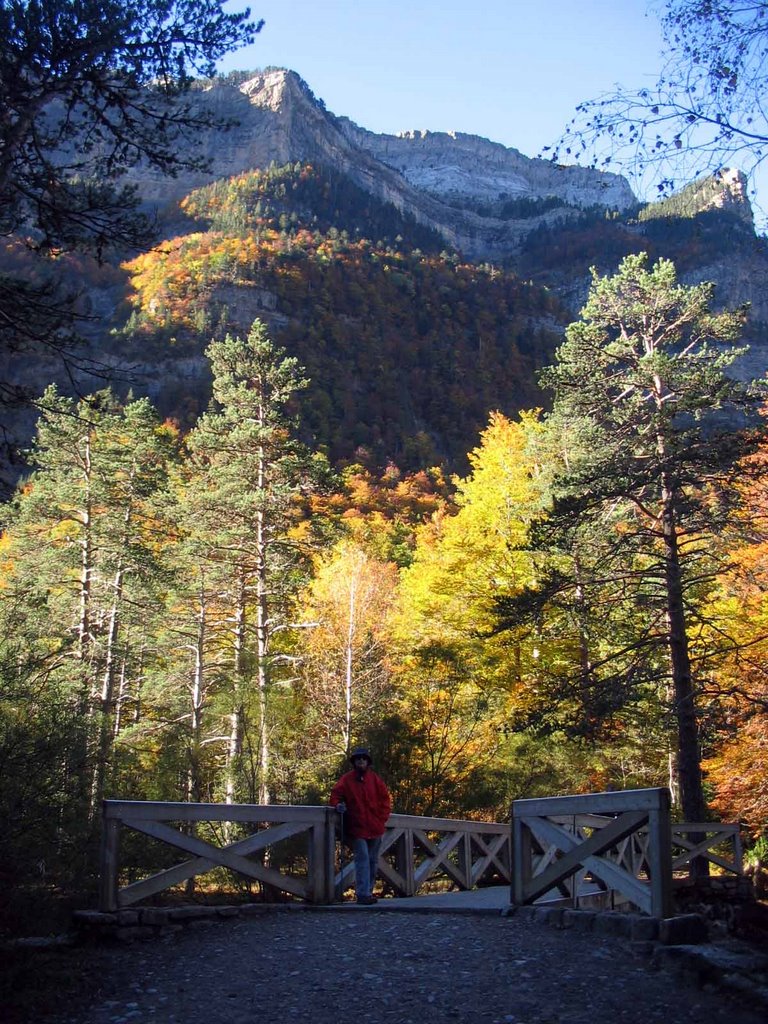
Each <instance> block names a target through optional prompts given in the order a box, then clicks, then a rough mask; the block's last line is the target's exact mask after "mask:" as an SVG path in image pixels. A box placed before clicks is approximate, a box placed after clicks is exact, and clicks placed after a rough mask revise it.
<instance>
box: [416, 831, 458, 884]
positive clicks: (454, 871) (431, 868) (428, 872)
mask: <svg viewBox="0 0 768 1024" xmlns="http://www.w3.org/2000/svg"><path fill="white" fill-rule="evenodd" d="M413 836H414V840H415V841H416V842H418V843H419V844H420V845H421V846H422V847H423V848H424V849H425V850H426V851H427V853H428V854H430V856H429V857H428V858H427V859H426V860H425V861H423V862H422V863H421V864H419V866H418V867H414V882H415V885H416V888H417V889H418V888H420V887H421V886H422V885H423V884H424V882H426V881H427V879H428V878H431V877H432V875H434V874H437V872H438V871H442V872H443V873H444V874H446V875H448V877H449V878H451V879H452V880H453V881H454V882H456V884H457V885H459V886H463V887H464V888H466V884H465V881H464V879H463V877H462V874H461V870H460V868H458V867H456V865H455V864H452V863H451V861H449V860H448V859H447V858H448V854H449V853H450V852H451V850H453V849H455V848H456V846H458V844H459V843H460V842H461V839H462V833H461V832H453V833H452V834H451V835H449V836H447V837H446V838H445V839H444V840H443V841H442V842H441V843H439V844H435V843H433V842H432V840H431V839H429V837H428V836H426V835H425V834H424V832H423V831H422V830H421V829H414V832H413Z"/></svg>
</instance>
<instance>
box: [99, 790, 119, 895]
mask: <svg viewBox="0 0 768 1024" xmlns="http://www.w3.org/2000/svg"><path fill="white" fill-rule="evenodd" d="M101 813H102V818H101V849H100V852H99V910H102V911H104V912H106V913H110V912H111V911H114V910H117V870H118V858H119V851H120V819H119V818H113V817H111V816H110V814H109V801H108V800H103V801H102V812H101Z"/></svg>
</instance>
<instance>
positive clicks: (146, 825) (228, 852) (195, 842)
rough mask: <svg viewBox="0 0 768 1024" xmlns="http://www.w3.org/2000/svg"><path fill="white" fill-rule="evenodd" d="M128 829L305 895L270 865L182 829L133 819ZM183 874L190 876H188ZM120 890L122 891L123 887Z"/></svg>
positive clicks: (303, 891)
mask: <svg viewBox="0 0 768 1024" xmlns="http://www.w3.org/2000/svg"><path fill="white" fill-rule="evenodd" d="M132 828H135V829H136V830H137V831H139V832H143V833H145V834H146V835H148V836H152V837H153V838H154V839H160V840H162V841H163V842H166V843H168V844H169V845H170V846H175V847H177V848H178V849H179V850H184V851H185V852H186V853H194V854H197V856H198V857H202V858H203V859H204V860H206V861H210V862H211V865H212V866H219V867H224V868H229V869H230V870H231V871H235V872H237V873H239V874H241V875H246V876H247V877H248V878H255V879H258V880H259V881H262V882H268V883H269V884H270V885H276V886H277V887H278V888H280V889H285V890H286V891H287V892H293V893H295V894H296V895H301V896H304V895H306V886H304V885H300V884H299V883H297V882H292V884H287V882H288V879H287V876H283V875H281V874H280V873H279V872H278V871H274V870H273V869H272V868H265V867H263V866H262V865H259V864H256V863H255V862H254V861H251V860H246V858H245V857H242V856H240V855H239V854H238V853H235V852H234V851H233V850H232V849H230V848H228V847H216V846H212V845H211V844H210V843H206V842H204V841H203V840H202V839H198V838H197V837H196V836H187V835H184V834H183V833H182V832H177V831H176V830H175V829H172V828H170V827H169V826H167V825H164V824H162V823H161V822H150V821H145V822H134V824H133V825H132ZM254 838H256V837H254ZM208 870H210V869H208ZM197 873H198V872H196V871H192V874H197ZM155 877H159V876H155ZM187 877H190V876H189V875H188V876H187ZM284 883H285V884H284ZM128 888H129V889H130V888H131V887H130V886H129V887H128ZM123 891H124V892H125V891H127V890H123Z"/></svg>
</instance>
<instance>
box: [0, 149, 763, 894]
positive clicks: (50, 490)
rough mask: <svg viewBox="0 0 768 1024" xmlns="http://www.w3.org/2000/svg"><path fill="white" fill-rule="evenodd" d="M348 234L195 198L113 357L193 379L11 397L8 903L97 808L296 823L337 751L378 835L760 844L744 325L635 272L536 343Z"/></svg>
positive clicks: (399, 253)
mask: <svg viewBox="0 0 768 1024" xmlns="http://www.w3.org/2000/svg"><path fill="white" fill-rule="evenodd" d="M344 188H346V189H347V192H346V193H344V194H342V190H343V189H344ZM366 202H369V200H366V198H365V197H364V195H363V194H362V193H359V192H356V191H354V190H353V189H352V187H351V186H349V185H346V186H345V185H344V183H343V182H334V181H333V180H331V179H330V178H329V177H328V176H323V175H322V174H319V173H318V172H316V171H315V170H314V169H312V168H310V167H288V168H283V169H278V168H272V169H270V170H269V171H266V172H254V173H253V174H250V175H246V176H243V177H242V178H239V179H233V180H232V181H229V182H222V183H217V184H216V185H214V186H210V187H209V188H207V189H203V190H200V191H199V192H196V193H193V194H192V195H190V196H189V197H188V198H187V200H185V202H184V203H183V204H182V206H183V216H184V217H185V218H187V221H186V227H185V229H184V230H183V232H182V231H181V230H180V233H179V235H178V237H176V238H175V239H174V240H173V242H172V243H169V244H167V245H164V246H161V247H159V248H156V249H154V250H152V251H149V252H146V253H144V254H143V255H140V256H138V257H135V258H133V259H131V260H128V261H126V262H125V263H124V264H123V268H122V271H121V273H123V274H125V275H127V276H128V279H129V281H130V288H131V290H130V297H129V298H128V299H127V300H126V303H125V304H124V306H123V307H122V308H121V312H120V322H119V323H117V324H116V326H115V327H114V329H113V338H114V337H117V338H119V339H121V343H123V344H128V345H130V346H132V351H134V352H136V353H141V354H142V355H143V357H144V358H146V359H149V358H150V357H151V356H152V355H153V354H157V353H159V352H163V353H171V354H172V355H173V356H175V357H176V358H179V359H183V358H185V357H187V356H189V355H190V353H193V352H195V351H201V350H202V349H204V351H205V359H206V365H207V366H208V367H209V375H210V376H209V383H208V384H207V385H206V386H205V387H203V386H201V387H200V389H199V391H198V392H197V393H194V390H192V391H190V392H189V393H179V392H178V390H177V392H176V393H175V394H174V391H173V388H172V387H170V388H166V390H165V391H162V390H160V391H158V395H159V397H158V400H157V401H156V402H155V401H153V400H152V399H151V398H149V397H136V396H135V395H134V394H133V393H132V392H130V391H129V390H127V389H126V388H125V387H121V386H120V383H119V382H117V383H116V384H115V386H113V387H104V388H102V389H101V390H98V391H96V392H94V393H91V394H87V395H85V396H77V395H76V394H75V395H73V394H72V393H70V392H68V391H67V390H66V389H65V388H63V387H60V386H57V385H51V386H49V387H48V388H47V389H46V390H45V392H44V393H43V394H42V395H41V396H39V398H38V405H39V408H40V410H41V415H40V417H39V420H38V424H37V428H36V433H35V436H34V440H33V443H32V446H31V450H30V451H29V453H28V466H29V469H28V471H27V472H26V473H25V474H24V475H23V476H22V478H21V479H20V481H19V484H18V487H17V489H16V491H15V493H14V494H13V495H12V496H11V499H10V500H9V501H8V502H7V504H6V505H5V506H4V508H3V510H2V526H3V533H2V540H1V541H0V544H1V545H2V557H1V559H0V619H1V620H2V621H1V624H0V672H1V673H2V680H3V682H2V687H3V689H2V692H1V693H0V737H1V744H0V750H1V752H2V764H1V767H2V774H3V780H4V785H3V789H2V808H1V810H2V818H3V820H4V821H5V822H8V823H11V824H10V826H6V827H5V828H4V830H3V831H2V834H1V835H0V850H1V852H2V858H1V859H2V865H3V872H4V873H5V874H6V877H7V878H8V879H13V880H25V879H28V878H29V877H30V875H31V874H32V873H34V871H36V870H40V869H39V864H40V862H41V859H42V860H43V861H44V869H43V870H44V871H45V872H46V873H47V874H48V875H49V876H50V877H54V878H56V879H58V880H67V879H68V880H74V879H80V880H82V879H83V878H86V877H88V876H89V873H91V872H92V871H93V868H94V855H95V849H96V847H97V843H98V834H99V825H100V818H99V815H100V805H101V800H102V798H104V797H105V796H108V797H120V798H126V799H151V800H193V801H231V802H252V803H266V802H277V803H323V802H325V800H326V797H327V792H328V789H329V786H330V784H331V783H332V781H333V779H334V778H335V777H336V775H337V774H338V772H339V770H340V768H341V767H342V765H343V762H344V759H345V754H346V752H347V751H348V749H349V747H350V745H351V744H354V743H359V742H364V743H366V744H368V745H370V747H371V749H372V750H373V752H374V756H375V760H376V763H377V766H378V767H379V769H380V771H381V772H382V774H383V775H384V776H385V777H386V779H387V781H388V783H389V785H390V787H391V789H392V792H393V797H394V804H395V807H396V809H397V810H399V811H402V812H410V813H424V814H434V815H443V816H454V817H481V818H489V819H494V820H503V819H505V818H506V816H507V815H508V812H509V803H510V801H511V800H512V799H514V798H517V797H525V796H535V795H553V794H557V793H570V792H573V793H577V792H588V791H595V790H605V789H609V788H633V787H645V786H655V785H668V786H670V787H671V789H672V792H673V796H674V799H675V807H676V813H677V815H678V816H679V817H681V818H683V819H685V820H689V821H690V820H695V821H699V820H704V819H705V818H706V817H711V816H714V817H722V818H724V819H727V820H733V819H740V820H741V821H743V823H744V825H745V828H746V834H747V835H748V837H749V839H750V841H751V842H752V843H754V844H756V845H757V848H758V849H759V848H760V846H761V844H762V845H763V846H764V844H765V842H766V834H765V822H766V820H768V791H766V782H765V773H764V769H763V765H764V764H765V760H766V755H767V754H768V750H767V744H768V718H766V707H768V703H767V702H768V684H767V683H766V676H765V663H766V657H767V656H768V602H767V601H766V596H765V595H766V579H767V574H768V548H767V547H766V545H767V543H768V519H767V518H766V514H767V512H768V492H767V491H766V484H765V474H764V472H763V470H764V466H765V462H766V459H767V458H768V448H766V437H765V427H764V421H763V418H762V413H761V409H762V407H763V403H764V401H765V397H766V396H765V392H764V388H763V386H762V385H761V384H759V383H749V382H742V381H739V380H737V379H736V378H735V377H731V376H729V367H730V366H731V364H732V361H733V359H734V358H735V356H736V355H737V354H738V352H739V349H738V345H739V338H740V334H741V329H742V326H743V318H744V314H743V311H739V310H736V311H731V312H728V311H724V312H723V311H720V312H715V311H714V309H715V307H714V306H713V293H712V289H711V287H710V286H709V285H706V284H703V285H695V286H687V285H683V284H681V283H680V282H679V280H678V277H677V272H676V268H675V265H674V264H673V262H672V261H670V260H668V259H664V258H661V257H657V255H656V254H655V253H653V251H652V252H651V256H649V255H647V254H646V252H645V251H639V250H640V248H641V247H640V246H637V245H635V246H634V249H635V250H636V251H632V252H629V253H628V254H626V253H622V257H623V258H622V259H621V261H620V262H619V261H618V260H617V261H616V267H617V269H614V271H613V272H612V273H605V274H601V273H599V272H597V271H595V272H594V274H593V278H592V285H591V289H590V292H589V296H588V299H587V301H586V304H585V305H584V307H583V309H582V311H581V314H580V316H579V318H578V319H576V320H574V321H573V322H572V323H571V324H570V326H568V327H567V329H566V330H565V335H564V336H563V335H562V325H563V324H564V318H565V314H564V311H563V307H562V306H561V305H560V303H559V302H558V300H557V299H556V298H555V297H554V294H553V293H550V292H548V291H547V290H546V289H544V288H542V287H539V286H537V285H535V284H533V283H532V282H528V283H524V282H523V281H521V280H520V278H519V277H518V276H516V275H515V274H514V273H513V272H512V271H511V270H503V269H499V268H495V267H492V266H487V265H485V266H473V265H470V264H465V263H463V262H462V261H461V260H460V259H459V258H458V256H457V255H456V254H455V253H451V252H447V251H444V249H443V248H442V243H441V242H440V240H439V239H437V238H436V237H433V236H432V235H431V234H430V233H429V232H428V231H427V230H426V229H423V228H420V227H418V226H417V225H415V224H411V223H408V222H407V221H405V220H400V221H398V220H396V219H394V220H393V219H392V218H393V217H394V212H393V211H389V214H388V217H389V220H387V219H385V218H384V217H383V214H382V213H381V211H380V210H378V209H372V208H370V207H366V206H365V203H366ZM356 204H357V205H356ZM341 210H344V211H346V214H345V216H346V222H345V221H344V220H343V218H342V216H341V214H340V212H339V211H341ZM380 215H381V216H382V218H383V219H382V220H381V222H378V221H377V220H376V217H378V216H380ZM603 220H604V218H603ZM362 223H365V224H366V225H368V227H371V228H373V230H372V231H370V232H368V234H370V236H371V237H363V235H362V233H361V232H360V230H357V231H356V229H355V227H354V225H355V224H362ZM190 226H191V230H190ZM595 231H597V232H599V237H600V238H603V237H604V235H603V227H602V226H601V225H600V223H599V221H598V220H596V221H595ZM379 235H380V237H378V236H379ZM646 248H648V247H646ZM651 249H652V247H651ZM80 269H81V270H82V267H81V268H80ZM92 272H93V273H94V275H96V274H97V273H102V271H97V270H95V269H94V270H93V271H92ZM340 312H341V313H342V315H339V313H340ZM404 338H405V339H407V344H405V343H404ZM469 381H471V387H469V386H467V382H469ZM511 393H514V396H515V398H514V401H513V402H512V403H510V399H509V395H510V394H511ZM211 395H212V397H210V396H211ZM415 410H418V412H417V411H415ZM142 856H144V852H143V851H142V850H141V849H139V848H137V850H136V851H134V860H136V861H140V860H141V857H142ZM36 865H37V866H38V867H35V866H36Z"/></svg>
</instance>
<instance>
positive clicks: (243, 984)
mask: <svg viewBox="0 0 768 1024" xmlns="http://www.w3.org/2000/svg"><path fill="white" fill-rule="evenodd" d="M93 969H94V970H95V971H98V972H100V978H101V981H100V984H99V987H98V990H97V992H96V994H95V999H94V1001H93V1002H92V1003H91V1005H90V1006H88V1007H86V1008H83V1007H82V1006H81V1007H79V1008H78V1009H77V1012H76V1013H74V1011H70V1012H69V1013H68V1012H67V1011H66V1009H64V1010H62V1012H61V1013H60V1014H58V1015H57V1016H56V1017H55V1018H54V1020H55V1024H144V1022H156V1024H290V1022H291V1021H303V1022H308V1024H339V1022H341V1021H349V1022H350V1024H363V1022H366V1021H375V1022H377V1024H388V1022H392V1024H395V1022H396V1024H438V1022H440V1024H445V1022H450V1021H458V1022H461V1024H598V1022H603V1021H605V1022H611V1024H613V1022H622V1024H652V1022H653V1021H662V1020H663V1021H672V1020H673V1021H674V1022H675V1024H702V1022H706V1024H718V1022H722V1024H726V1022H727V1024H758V1022H759V1024H765V1018H764V1014H763V1013H761V1012H755V1011H753V1010H752V1009H751V1008H750V1007H749V1005H748V1000H747V999H746V998H745V999H744V1000H743V1005H742V1004H740V1002H739V1001H738V1000H737V999H736V998H735V997H734V996H729V995H727V994H725V993H722V992H718V991H706V990H697V989H696V988H693V987H689V986H688V985H686V984H684V983H683V982H681V981H680V980H679V979H677V978H676V976H675V975H674V974H671V973H669V972H668V971H666V970H656V969H654V968H653V967H652V966H651V963H650V961H649V959H648V958H647V957H643V956H639V955H637V954H636V953H634V952H633V949H632V947H631V945H630V944H628V943H627V942H626V940H622V939H618V938H616V939H613V938H600V937H597V936H593V935H589V934H579V933H575V932H573V931H555V930H553V929H550V928H545V927H542V926H541V924H538V923H536V922H533V921H525V920H520V919H517V918H515V917H514V916H513V917H507V918H505V917H496V916H477V917H473V916H470V915H448V914H391V913H377V912H376V910H375V908H374V909H368V908H366V909H362V908H361V909H359V910H358V909H354V910H351V911H349V910H347V911H336V912H333V911H326V912H323V913H317V912H303V913H302V912H300V913H274V914H266V915H263V916H259V917H257V918H251V919H245V920H243V919H236V920H233V921H231V922H229V921H227V922H218V923H215V924H210V925H208V924H199V925H197V926H196V927H194V928H186V929H184V930H183V931H180V932H178V933H176V934H174V935H171V936H169V937H165V938H162V939H153V940H151V941H147V942H142V943H136V944H134V945H120V946H110V947H101V948H96V949H94V962H93Z"/></svg>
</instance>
